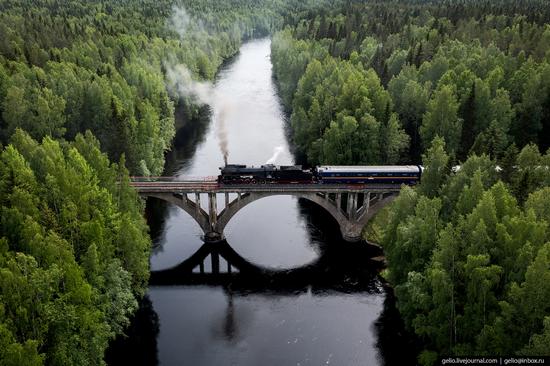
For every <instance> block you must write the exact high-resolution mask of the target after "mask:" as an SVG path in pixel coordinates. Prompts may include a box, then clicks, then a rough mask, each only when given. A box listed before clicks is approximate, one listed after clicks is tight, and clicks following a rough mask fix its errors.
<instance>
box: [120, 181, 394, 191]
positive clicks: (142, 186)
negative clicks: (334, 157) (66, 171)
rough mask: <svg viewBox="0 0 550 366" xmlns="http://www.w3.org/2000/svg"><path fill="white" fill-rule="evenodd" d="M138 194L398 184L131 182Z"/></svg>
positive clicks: (339, 188) (348, 188) (385, 188)
mask: <svg viewBox="0 0 550 366" xmlns="http://www.w3.org/2000/svg"><path fill="white" fill-rule="evenodd" d="M131 186H133V187H134V188H135V189H136V190H137V191H138V193H167V192H188V193H207V192H210V193H249V192H289V193H292V192H325V193H346V192H365V191H369V192H377V191H379V192H390V191H395V192H398V191H399V190H400V189H401V185H400V184H231V185H229V184H225V185H224V184H219V183H218V182H208V181H172V182H164V181H163V182H154V181H153V182H144V181H134V182H131Z"/></svg>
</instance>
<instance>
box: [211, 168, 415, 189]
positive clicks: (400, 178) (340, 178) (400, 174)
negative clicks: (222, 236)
mask: <svg viewBox="0 0 550 366" xmlns="http://www.w3.org/2000/svg"><path fill="white" fill-rule="evenodd" d="M422 170H423V167H422V166H421V165H363V166H349V165H324V166H317V167H313V168H310V169H306V168H303V167H302V166H301V165H273V164H265V165H261V166H258V167H255V166H247V165H241V164H227V165H225V166H223V167H220V175H219V176H218V183H220V184H228V185H229V184H314V183H316V184H407V185H415V184H417V183H418V182H419V181H420V177H421V175H422Z"/></svg>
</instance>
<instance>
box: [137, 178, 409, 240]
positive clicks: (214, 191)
mask: <svg viewBox="0 0 550 366" xmlns="http://www.w3.org/2000/svg"><path fill="white" fill-rule="evenodd" d="M132 185H133V186H134V187H135V189H136V190H137V192H138V193H139V194H140V195H141V196H142V197H155V198H158V199H161V200H164V201H167V202H169V203H172V204H174V205H176V206H178V207H180V208H181V209H183V210H184V211H185V212H187V213H188V214H189V215H190V216H191V217H192V218H193V219H194V220H195V221H196V222H197V223H198V224H199V226H200V227H201V229H202V230H203V232H204V239H205V241H207V242H213V241H219V240H223V239H224V229H225V227H226V225H227V224H228V223H229V221H230V220H231V218H232V217H233V216H235V214H236V213H237V212H239V211H240V210H241V209H243V208H244V207H245V206H247V205H248V204H250V203H252V202H254V201H257V200H259V199H262V198H265V197H270V196H277V195H292V196H295V197H298V198H303V199H307V200H309V201H312V202H315V203H316V204H318V205H319V206H321V207H323V208H324V209H325V210H326V211H327V212H329V213H330V214H331V215H332V217H334V219H335V220H336V221H337V222H338V224H339V226H340V231H341V234H342V236H343V238H344V239H345V240H347V241H359V240H361V231H362V230H363V227H364V226H365V225H366V223H367V222H368V220H370V219H371V218H372V217H373V216H374V215H375V214H376V213H377V212H378V211H379V210H380V209H381V208H382V207H384V206H385V205H387V204H388V203H390V202H391V201H392V200H393V199H394V198H395V197H396V196H397V194H398V193H399V190H400V188H401V187H400V186H399V185H396V184H384V185H344V184H285V185H279V184H250V185H219V184H218V183H217V182H215V181H168V182H167V181H158V180H157V181H152V182H151V181H149V182H144V181H134V182H132ZM205 194H206V195H207V196H208V203H207V205H206V207H204V208H203V207H201V199H200V198H201V195H205ZM218 195H223V197H224V199H223V200H222V201H223V202H224V205H223V207H221V210H218ZM230 195H232V196H234V198H233V197H230ZM230 198H231V199H230Z"/></svg>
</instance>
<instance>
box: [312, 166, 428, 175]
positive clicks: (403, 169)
mask: <svg viewBox="0 0 550 366" xmlns="http://www.w3.org/2000/svg"><path fill="white" fill-rule="evenodd" d="M317 171H319V172H321V173H322V172H327V173H363V172H364V173H375V172H376V173H418V172H419V168H418V165H323V166H320V167H318V168H317Z"/></svg>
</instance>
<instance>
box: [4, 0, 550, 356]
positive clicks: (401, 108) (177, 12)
mask: <svg viewBox="0 0 550 366" xmlns="http://www.w3.org/2000/svg"><path fill="white" fill-rule="evenodd" d="M549 23H550V8H549V7H548V6H547V4H546V1H545V0H526V1H521V2H518V1H512V0H495V1H489V0H439V1H437V0H389V1H381V0H380V1H379V0H375V1H353V2H352V1H328V0H308V1H299V0H291V1H285V0H224V1H215V0H181V1H176V0H157V1H152V0H121V1H108V0H92V1H83V0H0V364H2V365H14V366H15V365H102V364H105V361H104V360H103V355H104V352H105V349H106V348H107V346H108V344H109V341H111V340H112V339H113V338H114V337H115V336H116V335H119V334H121V333H123V332H124V329H125V327H126V326H127V324H128V322H129V318H130V316H131V315H132V314H133V313H134V311H135V310H136V308H137V303H138V300H139V299H140V298H141V297H142V296H143V295H144V293H145V291H146V286H147V281H148V277H149V255H150V250H151V239H150V237H149V233H148V228H147V225H146V223H145V221H144V219H143V202H142V201H141V200H140V199H139V198H138V197H137V195H136V193H135V192H134V191H133V190H132V189H131V188H130V187H129V185H128V182H129V176H131V175H144V176H147V175H161V174H162V172H163V168H164V154H165V152H166V151H167V150H169V149H170V147H171V144H172V139H173V137H174V134H175V131H176V128H177V127H178V126H177V125H176V124H177V122H178V121H176V115H181V116H183V117H182V118H183V119H184V120H185V119H192V118H193V117H194V116H196V115H197V114H198V113H199V111H200V109H201V108H202V107H201V105H200V103H199V102H198V101H196V100H194V99H193V98H192V97H189V96H187V95H182V94H181V93H179V92H178V85H179V84H181V83H182V82H183V83H185V82H187V81H189V80H183V81H182V80H174V79H173V77H172V76H171V75H173V72H172V71H173V70H174V69H178V68H180V67H183V68H184V69H185V70H186V71H187V72H188V74H189V77H191V78H192V79H193V80H213V79H214V78H215V76H216V73H217V71H218V70H219V68H220V66H221V65H222V64H223V62H224V61H226V60H228V59H230V58H231V57H233V56H234V55H235V54H236V53H237V52H238V50H239V47H240V46H241V44H242V43H243V42H244V41H246V40H247V39H250V38H254V37H262V36H268V35H270V36H272V56H271V59H272V63H273V72H274V77H275V80H276V83H277V86H278V91H279V94H280V97H281V101H282V103H283V105H284V107H285V109H286V112H287V113H288V115H289V124H290V127H291V130H292V139H293V143H294V145H295V146H296V148H297V152H298V154H299V156H300V157H299V158H300V160H302V161H303V162H305V163H307V164H310V165H313V164H422V165H423V166H424V167H425V170H424V174H423V177H422V182H421V184H420V185H419V186H417V187H415V188H407V187H405V188H403V190H402V192H401V194H400V195H399V197H398V198H397V199H396V200H395V201H394V203H393V204H392V205H391V206H390V207H389V208H388V209H386V210H385V211H383V212H382V213H381V214H380V215H378V216H377V218H376V220H375V221H374V222H373V223H372V225H371V226H370V227H369V228H368V230H367V236H368V238H369V240H374V241H376V242H378V243H380V244H381V245H382V246H383V248H384V251H385V253H386V256H387V259H388V268H387V269H386V270H385V271H384V273H383V276H384V278H385V279H386V280H387V281H388V283H389V284H390V285H391V286H392V287H393V288H394V290H395V294H396V297H397V307H398V309H399V311H400V313H401V316H402V318H403V321H404V323H405V327H406V329H407V331H408V332H410V334H412V335H413V336H414V338H415V339H416V347H417V348H418V351H419V352H418V363H419V364H422V365H433V364H435V362H436V360H437V359H438V358H439V357H442V356H447V355H472V354H475V355H550V347H548V345H549V344H550V302H549V301H548V299H549V298H550V227H549V225H550V170H549V169H548V166H550V152H549V148H550V138H549V136H550V25H549Z"/></svg>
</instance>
